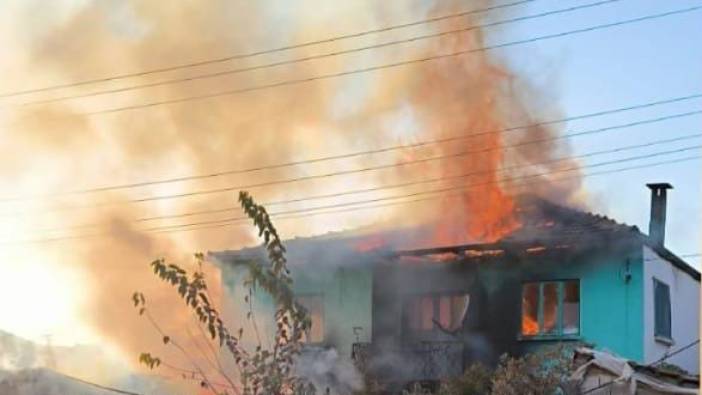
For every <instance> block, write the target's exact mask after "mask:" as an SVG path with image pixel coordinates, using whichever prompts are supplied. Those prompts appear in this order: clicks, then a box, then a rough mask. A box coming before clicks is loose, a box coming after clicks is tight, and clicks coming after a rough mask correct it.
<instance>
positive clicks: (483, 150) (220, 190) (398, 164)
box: [50, 110, 702, 211]
mask: <svg viewBox="0 0 702 395" xmlns="http://www.w3.org/2000/svg"><path fill="white" fill-rule="evenodd" d="M699 113H702V110H698V111H692V112H686V113H678V114H672V115H666V116H662V117H657V118H649V119H646V120H641V121H634V122H629V123H625V124H618V125H613V126H607V127H603V128H597V129H589V130H585V131H580V132H573V133H568V134H563V135H559V136H555V137H549V138H544V139H538V140H532V141H525V142H521V143H517V144H511V145H505V146H502V147H486V148H480V149H476V150H469V151H461V152H457V153H451V154H444V155H436V156H432V157H426V158H421V159H414V160H408V161H403V162H396V163H391V164H385V165H378V166H368V167H363V168H358V169H351V170H344V171H337V172H329V173H322V174H315V175H309V176H301V177H293V178H287V179H279V180H274V181H268V182H260V183H252V184H246V185H236V186H229V187H224V188H215V189H206V190H199V191H192V192H184V193H178V194H169V195H157V196H150V197H144V198H138V199H129V200H123V201H114V202H103V203H95V204H90V205H77V206H63V207H55V208H53V210H69V209H86V208H98V207H108V206H114V205H122V204H130V203H143V202H149V201H159V200H169V199H177V198H185V197H191V196H200V195H208V194H216V193H224V192H231V191H235V190H240V189H252V188H260V187H269V186H274V185H282V184H289V183H294V182H302V181H308V180H314V179H323V178H329V177H336V176H342V175H348V174H357V173H364V172H369V171H377V170H383V169H390V168H396V167H401V166H406V165H412V164H417V163H426V162H430V161H437V160H446V159H450V158H457V157H462V156H467V155H471V154H479V153H486V152H491V151H495V150H500V149H512V148H517V147H522V146H527V145H532V144H539V143H543V142H549V141H555V140H560V139H564V138H571V137H576V136H584V135H592V134H598V133H604V132H606V131H610V130H616V129H621V128H628V127H634V126H639V125H644V124H650V123H654V122H661V121H665V120H670V119H675V118H680V117H686V116H691V115H696V114H699ZM50 210H51V209H50ZM53 210H51V211H53Z"/></svg>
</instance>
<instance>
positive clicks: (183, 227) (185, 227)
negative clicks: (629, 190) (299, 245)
mask: <svg viewBox="0 0 702 395" xmlns="http://www.w3.org/2000/svg"><path fill="white" fill-rule="evenodd" d="M700 158H701V157H700V156H691V157H683V158H678V159H672V160H665V161H659V162H654V163H649V164H642V165H635V166H629V167H623V168H618V169H612V170H603V171H599V172H593V173H589V174H583V175H577V176H571V177H562V178H558V179H554V180H538V178H539V177H543V176H547V175H550V174H554V173H563V172H572V171H576V170H579V169H580V167H574V168H570V169H562V170H559V171H554V172H545V173H540V174H533V175H529V176H523V177H513V178H511V179H502V180H497V182H505V181H515V180H517V181H518V180H526V179H531V178H537V181H536V182H524V183H520V184H517V185H516V186H526V185H530V184H534V183H540V182H541V183H543V182H555V181H561V180H565V179H570V178H579V177H592V176H599V175H605V174H613V173H620V172H624V171H630V170H637V169H644V168H650V167H657V166H663V165H667V164H674V163H682V162H687V161H691V160H699V159H700ZM630 160H631V159H630ZM623 161H624V160H620V161H619V162H623ZM601 165H604V164H601ZM591 167H594V166H591ZM490 184H495V182H492V183H482V184H473V185H464V186H463V189H469V188H474V187H477V186H484V185H490ZM456 189H461V188H445V190H435V191H428V192H420V193H413V194H407V195H400V196H394V197H387V198H380V199H372V200H366V201H356V202H349V203H344V205H345V206H352V207H346V208H344V209H341V210H330V211H324V212H310V211H311V210H310V209H309V208H308V209H301V210H294V211H293V210H288V211H286V212H273V213H270V215H271V217H273V218H275V219H288V218H303V217H309V216H314V215H320V214H333V213H338V212H347V211H357V210H365V209H373V208H379V207H386V206H390V205H398V204H407V203H414V202H420V201H427V200H436V199H439V198H444V197H445V196H443V195H440V196H434V197H425V198H419V199H415V200H410V201H402V202H392V203H388V204H382V205H375V206H370V205H369V206H358V207H356V206H354V205H359V204H366V203H373V202H377V201H383V200H392V199H402V198H406V197H412V196H421V195H426V194H442V193H443V192H444V191H453V190H456ZM455 196H461V194H455ZM334 207H342V204H335V205H329V206H317V207H315V208H314V210H325V209H327V208H334ZM302 213H304V214H302ZM287 214H301V215H295V216H285V215H287ZM247 219H248V218H247V217H237V218H229V219H227V221H229V222H224V220H218V221H217V222H216V223H214V222H213V221H209V222H207V223H204V222H200V223H188V224H179V225H169V226H163V227H161V228H158V229H156V228H151V229H140V230H142V231H147V232H153V233H171V232H179V231H190V230H197V229H207V228H219V227H224V226H231V225H237V224H241V221H245V220H247ZM201 224H202V225H210V226H201V227H199V228H195V227H193V226H197V225H201ZM212 225H214V226H212ZM105 236H108V237H109V236H111V234H109V233H95V234H78V235H67V236H58V237H50V238H41V239H29V240H18V241H6V242H0V245H5V244H26V243H43V242H55V241H63V240H73V239H84V238H95V237H105Z"/></svg>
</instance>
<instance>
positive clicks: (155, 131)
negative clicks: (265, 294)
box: [0, 0, 579, 365]
mask: <svg viewBox="0 0 702 395" xmlns="http://www.w3.org/2000/svg"><path fill="white" fill-rule="evenodd" d="M64 3H65V4H64ZM19 4H20V5H18V6H16V7H17V8H18V15H20V16H22V17H21V18H18V19H17V20H15V21H7V22H8V23H7V24H5V26H4V27H3V28H2V29H3V31H5V30H7V32H6V33H8V34H9V35H10V36H11V37H17V40H16V41H15V42H14V43H10V42H8V43H7V44H8V46H7V48H8V54H9V56H3V58H5V59H4V60H3V62H6V67H5V68H4V69H5V70H7V75H6V78H5V81H7V82H6V83H4V86H3V91H7V92H11V91H14V90H21V89H27V88H32V87H40V86H46V85H52V84H56V83H62V82H64V81H82V80H86V79H92V78H100V77H103V76H111V75H116V74H120V73H124V72H130V71H139V70H150V69H154V68H160V67H163V66H168V65H176V64H182V63H187V62H191V61H198V60H202V59H211V58H215V57H222V56H226V54H238V53H250V52H255V51H256V50H260V49H267V48H275V47H279V46H284V45H289V44H293V43H298V42H304V41H309V40H315V39H318V38H322V37H329V36H334V35H339V34H345V33H349V32H355V31H360V30H364V29H371V28H375V27H378V26H387V25H391V24H397V23H402V22H406V21H414V20H421V19H425V18H429V17H433V16H438V15H445V14H448V13H451V12H456V11H459V10H464V9H465V8H466V7H472V8H481V7H485V6H488V5H489V4H488V3H487V2H471V4H470V5H467V4H465V2H458V1H449V2H445V1H442V2H436V4H434V3H433V2H427V1H419V0H413V1H406V2H402V3H400V2H371V1H353V2H345V3H335V4H334V5H333V6H332V5H331V4H332V3H329V4H326V5H323V4H319V3H318V2H312V1H309V2H301V3H299V4H298V3H296V4H295V5H293V4H292V3H289V2H279V1H273V0H270V1H260V2H248V1H224V0H214V1H209V2H201V1H183V2H179V3H178V5H177V6H175V5H173V4H171V3H168V2H141V1H125V2H122V1H111V0H104V1H90V2H77V1H76V2H71V1H66V2H55V3H54V2H52V3H44V2H42V3H41V5H39V3H38V2H36V1H29V2H20V3H19ZM33 12H36V13H37V14H36V15H32V17H33V18H37V19H36V20H39V21H41V22H42V23H38V24H32V25H31V26H30V28H29V29H28V31H27V30H26V26H27V25H26V23H25V22H26V20H27V15H29V14H32V13H33ZM506 12H507V11H505V13H503V14H500V13H490V14H489V16H484V15H480V14H476V15H473V16H468V17H462V18H457V19H454V20H448V21H445V22H440V23H432V24H426V25H419V26H414V27H412V28H407V29H401V30H397V31H390V32H386V33H383V34H375V35H370V36H367V37H362V38H358V39H349V40H342V41H337V42H332V43H326V44H321V45H316V46H309V47H302V48H298V49H295V50H288V51H283V52H279V53H274V54H269V55H265V56H256V57H249V58H244V59H239V60H234V61H230V62H222V63H217V64H209V65H204V66H200V67H196V68H193V69H188V70H174V71H170V72H166V73H159V74H148V75H141V76H136V77H131V78H128V79H122V80H115V81H105V82H104V83H102V84H100V85H84V86H76V87H70V88H66V89H61V90H58V91H49V92H37V93H33V94H28V95H22V96H19V97H9V98H5V99H3V102H2V105H3V106H4V107H3V108H2V110H0V117H1V118H2V119H0V122H2V123H0V125H1V126H0V138H2V139H3V140H4V142H5V144H3V145H2V146H0V158H2V166H0V174H2V179H3V181H2V184H0V190H2V191H3V195H4V196H10V197H11V196H35V195H41V196H40V197H39V198H33V199H30V200H22V201H9V202H5V203H4V204H3V206H4V208H3V213H2V215H4V216H8V218H9V219H8V221H9V223H10V224H11V225H9V226H10V228H8V229H11V231H10V232H9V233H10V234H9V236H16V237H18V238H19V239H30V240H34V239H40V240H44V239H47V238H48V239H51V238H59V239H63V238H65V237H74V236H76V238H73V239H71V238H69V239H63V240H58V241H50V242H45V241H41V242H36V243H35V242H32V243H30V244H28V245H27V244H21V245H14V246H13V248H16V249H18V250H20V249H25V248H26V249H36V250H37V251H40V252H41V253H42V254H44V256H46V257H52V258H51V259H55V260H57V261H58V262H60V263H61V264H62V265H65V266H67V267H71V268H77V269H79V270H80V271H81V272H83V273H85V274H86V275H87V280H86V283H84V284H66V286H67V287H82V288H81V289H84V292H83V302H84V304H85V307H84V309H83V311H82V312H81V313H82V314H81V317H82V319H83V320H84V324H86V325H88V326H89V327H90V328H92V329H93V330H94V331H95V332H96V333H97V334H98V335H99V337H100V338H101V339H104V341H105V342H106V343H109V344H114V345H116V346H117V347H118V348H119V349H120V350H121V351H122V352H123V354H124V355H125V356H126V357H127V358H131V360H134V359H135V358H136V355H138V353H139V352H142V351H154V352H155V353H168V351H167V349H166V348H164V347H163V344H162V343H161V338H160V336H159V335H158V334H156V333H154V331H153V328H151V327H150V326H149V325H148V322H146V321H145V320H143V319H140V317H138V315H137V314H136V312H135V311H134V310H133V309H132V307H131V305H130V298H129V297H130V295H131V293H132V292H133V291H135V290H139V291H142V292H144V294H145V295H146V297H147V298H148V299H149V305H150V306H152V309H154V315H155V316H156V317H158V319H159V320H160V322H162V323H163V325H164V328H165V329H166V330H167V331H173V332H175V333H176V334H177V335H180V337H182V338H184V339H185V341H186V342H187V341H188V340H187V339H189V336H188V334H186V333H184V331H183V328H187V327H190V328H193V325H194V323H193V322H192V321H191V319H190V318H189V316H188V315H187V313H186V312H185V309H181V308H180V307H177V308H176V307H174V306H173V305H174V304H178V303H180V302H179V301H178V300H177V299H176V297H175V292H174V290H173V289H172V288H170V287H168V286H166V285H164V284H161V283H159V282H158V281H157V280H156V278H155V277H154V276H153V275H152V273H151V272H150V270H149V267H148V263H149V262H150V261H151V260H153V259H155V258H157V257H160V256H166V257H168V258H169V259H171V260H173V261H176V262H178V263H181V264H184V265H187V263H188V262H190V257H191V255H190V254H191V253H192V252H194V251H205V250H218V249H224V248H229V249H231V248H236V247H240V246H243V245H250V244H252V243H254V242H255V234H253V233H252V230H251V228H250V227H248V226H238V225H237V226H230V227H213V228H204V229H198V230H193V231H182V230H183V229H179V230H181V231H179V232H164V233H155V232H153V231H147V230H145V229H147V228H153V227H157V226H165V225H177V224H184V223H189V222H200V221H209V220H217V219H222V218H228V217H237V216H240V215H241V213H240V211H239V210H237V209H236V206H237V204H236V201H235V193H234V192H228V193H211V194H204V195H197V196H189V197H181V198H177V199H161V200H155V201H146V202H140V203H128V202H125V201H126V200H134V199H140V198H142V197H149V196H160V195H173V194H181V193H188V192H192V191H198V190H205V189H217V188H224V187H230V186H237V185H247V184H251V183H260V182H262V181H272V180H278V179H285V178H291V177H299V176H306V175H314V174H320V173H327V172H333V171H345V170H349V169H355V168H361V167H368V166H377V165H383V164H392V163H398V162H404V161H407V160H412V159H421V158H427V157H431V156H437V155H447V156H450V155H454V154H459V153H462V152H474V153H469V154H462V155H455V156H454V157H452V158H449V159H445V160H435V161H427V162H422V163H418V164H408V165H403V166H398V167H396V168H390V169H386V170H379V171H373V172H361V173H355V174H349V175H345V176H339V177H329V178H323V179H318V180H312V181H305V182H295V183H287V184H281V185H277V186H275V187H265V188H264V187H261V188H251V190H250V192H251V193H252V194H253V195H254V196H255V197H256V199H257V200H258V201H259V202H263V203H266V202H271V201H276V200H281V199H290V198H298V197H300V198H302V197H307V196H311V195H316V194H320V193H334V192H341V191H345V190H349V189H356V188H358V187H359V186H362V187H364V188H365V187H368V188H371V187H375V186H382V185H388V184H397V183H402V182H412V181H420V180H423V179H426V178H432V177H433V178H438V177H454V176H459V175H463V174H466V173H471V174H472V175H470V176H466V177H463V178H456V177H454V178H450V179H449V180H445V181H442V182H434V183H429V184H416V185H413V186H406V187H401V188H395V189H392V190H387V191H379V192H375V193H363V194H356V195H346V196H341V197H337V198H334V199H318V200H314V201H308V202H298V203H294V204H288V205H278V206H272V207H271V208H270V210H271V211H272V212H275V211H278V210H294V209H300V208H305V207H311V206H317V205H325V204H326V205H328V204H331V203H336V202H351V201H354V200H356V201H357V200H365V199H374V198H378V197H386V196H395V195H402V194H415V193H418V192H421V191H427V190H434V189H442V188H447V187H456V190H455V191H454V192H453V193H451V194H445V195H441V194H435V195H431V196H432V199H430V200H426V201H423V202H415V203H407V204H399V205H395V206H389V207H385V208H382V209H372V210H370V209H368V210H360V211H356V212H353V211H352V212H343V213H335V214H330V215H316V216H309V217H305V218H293V219H285V220H283V219H281V220H280V221H279V222H278V223H277V225H278V227H279V230H280V232H281V234H282V235H284V236H285V237H293V236H305V235H311V234H317V233H322V232H327V231H333V230H341V229H351V228H355V227H360V226H369V225H373V224H376V225H380V226H385V227H387V226H389V225H388V224H392V226H393V227H401V226H412V225H427V224H431V226H432V227H433V228H434V231H433V232H432V236H431V237H430V238H428V239H427V240H424V242H425V244H427V245H437V244H449V243H465V242H471V241H489V240H494V239H496V238H499V237H500V236H502V235H504V234H506V233H507V232H509V231H511V230H513V229H515V228H516V227H518V226H519V223H518V222H517V220H516V219H515V216H514V213H513V210H514V205H515V201H514V198H515V196H516V195H517V194H518V193H520V192H522V191H523V190H524V187H523V184H522V183H520V182H519V181H514V180H512V181H510V179H516V178H518V177H519V176H523V175H527V174H535V173H543V172H547V171H552V170H555V169H558V168H566V167H569V166H573V165H574V164H573V163H567V162H559V163H552V164H542V163H543V162H547V161H549V160H551V159H553V158H556V157H560V156H562V155H564V154H567V153H568V147H567V146H564V145H562V143H560V142H559V143H556V142H552V143H548V144H533V145H528V144H527V145H522V146H520V147H519V148H507V146H509V145H517V144H520V143H524V142H529V141H534V140H542V139H546V138H549V137H553V136H556V135H557V134H558V133H559V131H558V130H556V129H553V128H552V127H531V128H527V129H525V130H520V131H515V132H514V133H509V134H508V133H496V132H495V131H498V130H501V129H505V128H510V127H513V126H515V125H524V124H530V123H534V122H538V121H539V120H541V119H542V117H543V116H544V115H545V114H548V115H550V116H551V115H553V114H557V113H558V109H557V107H556V105H555V104H553V103H539V104H540V106H539V108H534V107H533V106H532V105H530V104H529V103H535V102H537V101H535V100H530V101H529V102H527V101H526V100H525V99H524V98H525V97H526V96H527V95H529V96H530V97H531V96H532V95H536V96H538V92H537V91H536V89H533V88H531V87H529V84H528V81H523V80H521V79H520V78H519V76H517V75H515V74H514V73H513V72H512V71H510V69H509V67H508V65H507V64H506V63H505V62H504V61H502V60H500V58H499V57H498V56H497V55H496V54H494V53H492V52H486V51H476V52H473V53H470V54H467V55H464V56H456V57H447V58H443V59H440V60H436V61H428V62H421V63H418V64H413V65H407V66H402V67H395V68H388V69H383V70H378V71H375V72H368V73H360V74H356V75H352V76H347V77H343V78H332V79H326V80H324V81H316V82H308V83H300V84H295V85H290V86H284V87H279V88H272V89H262V90H257V91H253V92H249V93H245V94H238V95H224V96H219V97H216V98H212V99H202V100H190V101H184V102H181V103H176V104H169V105H158V106H146V107H143V108H138V109H133V110H128V111H120V112H114V113H103V114H100V113H98V114H92V115H89V114H90V113H93V112H96V111H102V110H107V109H111V108H117V107H122V106H130V105H139V104H146V103H150V102H156V101H162V100H170V99H179V98H186V97H192V96H198V95H204V94H208V93H212V92H217V91H221V90H223V89H237V88H240V87H246V86H253V85H260V84H270V83H275V82H279V81H285V80H289V79H304V78H309V77H313V76H316V75H321V74H329V73H338V72H343V71H349V70H354V69H360V68H364V67H369V66H374V65H379V64H387V63H393V62H399V61H403V60H406V59H413V58H421V57H426V56H433V55H441V54H445V53H449V52H452V51H456V50H463V49H469V48H479V47H482V46H485V45H486V44H487V43H488V41H489V40H488V37H489V36H490V32H487V31H483V30H482V29H479V28H475V29H473V30H469V31H466V32H464V33H461V34H454V35H448V36H444V37H441V38H436V39H427V40H419V41H416V42H412V43H406V44H402V45H397V46H393V47H389V48H378V49H374V50H368V51H361V52H357V53H354V54H349V55H343V56H330V57H327V58H323V59H318V60H311V61H305V62H300V63H296V64H293V65H287V66H279V67H272V68H266V69H261V70H256V71H252V72H246V73H236V74H230V75H225V76H221V77H218V78H211V79H204V80H198V81H191V82H184V83H178V84H167V85H161V86H157V87H153V88H147V89H140V90H134V91H126V92H119V93H113V94H109V95H94V96H89V97H85V98H80V99H72V100H65V101H58V102H54V103H50V104H30V105H26V106H17V104H19V103H24V102H29V101H35V100H42V99H50V98H55V97H59V96H63V95H74V94H83V93H91V92H96V91H99V90H105V89H115V88H120V87H123V86H127V85H133V84H143V83H151V82H155V81H162V80H166V79H172V78H178V77H186V76H189V75H193V74H200V73H206V72H217V71H223V70H228V69H232V68H243V67H252V66H256V65H260V64H265V63H270V62H276V61H281V60H285V59H292V58H299V57H306V56H313V55H316V54H319V53H326V52H334V51H338V50H344V49H349V48H354V47H358V46H364V45H369V44H373V43H382V42H385V41H389V40H392V39H397V38H403V37H411V36H414V35H420V34H426V33H432V32H439V31H445V30H449V29H452V28H457V27H465V26H477V25H478V24H480V23H482V22H483V21H484V20H486V19H500V18H502V17H505V16H506ZM5 36H6V35H5ZM488 132H492V133H488ZM453 136H466V137H469V138H465V139H461V140H456V141H454V142H452V143H449V144H437V145H428V146H424V147H422V148H421V149H404V150H399V151H391V152H387V153H384V154H376V155H369V156H359V157H353V158H349V159H344V160H336V161H328V162H322V163H313V164H305V165H300V166H293V167H285V168H279V169H275V170H269V171H255V172H250V173H242V174H232V175H227V176H222V177H212V178H207V179H198V180H188V181H180V182H173V183H167V184H157V185H148V186H143V187H138V188H125V189H120V190H113V191H109V192H90V193H81V194H68V195H57V194H53V192H55V191H66V190H73V189H83V188H91V187H99V186H106V185H117V184H124V183H131V182H135V181H137V182H138V181H148V180H156V179H163V178H170V177H179V176H183V175H191V174H208V173H212V172H219V171H224V170H230V169H244V168H252V167H257V166H264V165H269V164H277V163H283V162H289V161H296V160H303V159H308V158H314V157H320V156H329V155H335V154H343V153H348V152H355V151H363V150H369V149H376V148H379V147H385V146H391V145H398V144H412V143H415V142H420V141H427V140H434V139H443V138H447V137H453ZM541 178H544V179H546V181H548V177H547V176H544V177H541ZM461 185H466V186H469V187H467V188H465V189H459V188H458V187H460V186H461ZM578 187H579V181H578V180H577V178H576V179H571V180H569V181H567V182H560V183H554V182H543V183H540V182H535V181H533V180H532V184H531V185H530V186H529V190H530V191H537V192H539V193H541V194H545V195H549V197H557V198H558V200H561V201H564V200H566V201H567V200H569V199H571V198H572V197H573V196H574V193H575V192H577V190H578ZM47 193H48V194H49V195H48V196H46V194H47ZM228 207H231V208H232V209H231V210H229V211H226V212H219V213H214V214H207V215H198V216H184V217H181V218H166V219H160V220H150V221H143V220H140V219H143V218H145V217H154V216H159V215H168V214H176V213H190V212H195V211H201V210H208V209H213V208H228ZM244 225H246V224H244ZM2 230H3V231H4V230H5V229H2ZM86 235H89V237H85V236H86ZM5 236H8V234H5ZM208 270H209V271H208V274H209V275H210V277H209V280H210V282H211V283H212V284H215V283H217V281H218V279H217V273H216V272H215V271H214V270H213V269H208ZM171 357H173V358H175V359H176V361H177V362H178V363H181V364H183V365H188V359H187V358H185V357H184V356H182V355H180V356H178V355H171ZM193 358H199V357H197V356H195V357H193Z"/></svg>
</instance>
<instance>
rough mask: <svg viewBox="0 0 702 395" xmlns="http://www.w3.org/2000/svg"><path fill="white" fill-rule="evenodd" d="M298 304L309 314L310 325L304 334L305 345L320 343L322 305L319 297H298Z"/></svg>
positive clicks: (322, 337)
mask: <svg viewBox="0 0 702 395" xmlns="http://www.w3.org/2000/svg"><path fill="white" fill-rule="evenodd" d="M297 302H298V303H300V304H301V305H302V306H303V307H304V308H305V309H307V314H309V317H310V320H311V323H312V325H311V326H310V329H309V330H308V331H307V333H306V336H305V337H306V339H305V341H306V342H307V343H321V342H323V341H324V304H323V299H322V296H321V295H304V296H298V298H297Z"/></svg>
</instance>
